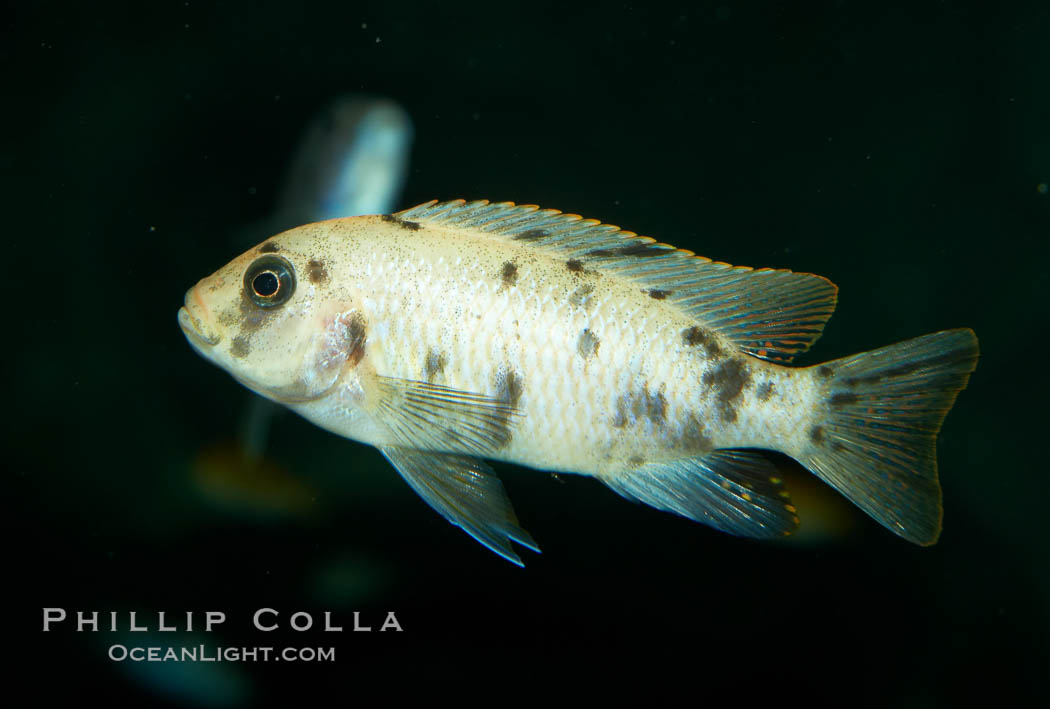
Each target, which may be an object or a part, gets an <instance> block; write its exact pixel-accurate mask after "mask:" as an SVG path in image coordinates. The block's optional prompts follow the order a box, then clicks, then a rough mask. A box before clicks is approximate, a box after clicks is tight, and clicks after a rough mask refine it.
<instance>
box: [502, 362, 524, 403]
mask: <svg viewBox="0 0 1050 709" xmlns="http://www.w3.org/2000/svg"><path fill="white" fill-rule="evenodd" d="M523 391H525V383H524V382H523V381H522V379H521V377H519V376H518V375H517V374H516V373H515V372H514V370H513V369H510V368H509V367H508V368H506V369H501V370H500V371H499V373H498V374H496V399H497V400H499V401H500V402H501V403H504V404H507V405H508V406H511V407H513V408H517V406H518V401H520V400H521V393H522V392H523Z"/></svg>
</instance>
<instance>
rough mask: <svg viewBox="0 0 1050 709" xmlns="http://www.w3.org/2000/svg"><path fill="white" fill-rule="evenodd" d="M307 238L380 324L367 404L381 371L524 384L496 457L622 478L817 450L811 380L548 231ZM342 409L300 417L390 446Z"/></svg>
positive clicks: (463, 384)
mask: <svg viewBox="0 0 1050 709" xmlns="http://www.w3.org/2000/svg"><path fill="white" fill-rule="evenodd" d="M308 228H309V229H313V230H316V232H317V233H316V236H315V237H314V238H315V243H316V248H318V249H319V251H321V252H323V253H321V254H319V255H314V256H313V258H316V259H317V260H318V261H321V262H324V263H325V268H326V270H327V273H328V274H329V276H330V278H329V279H328V280H327V281H325V283H322V284H320V285H319V286H318V287H332V288H342V287H345V288H346V290H347V295H348V296H349V300H350V301H351V302H352V303H353V304H354V307H355V309H356V308H359V309H360V312H361V314H362V315H363V318H364V321H366V322H367V324H368V325H367V328H368V331H367V335H366V337H367V345H366V346H365V349H364V357H363V360H362V363H361V367H360V369H361V379H360V382H361V383H360V386H361V387H362V388H363V389H364V390H365V391H364V393H363V394H359V398H360V396H363V397H364V399H365V400H368V398H369V393H368V389H369V379H368V376H369V373H373V374H375V375H380V376H384V377H392V378H395V379H401V380H416V381H422V382H437V383H440V384H441V385H443V386H446V387H450V388H453V389H457V390H462V391H466V392H473V393H477V394H483V395H486V396H491V397H494V398H497V399H499V398H500V397H501V396H503V397H505V396H506V394H507V390H506V387H507V381H508V377H511V378H512V379H511V381H512V382H513V384H514V385H515V391H514V394H515V396H514V399H515V400H514V402H513V405H514V406H516V408H517V409H518V411H519V412H520V414H521V415H520V416H516V417H514V418H513V419H509V420H507V422H506V425H507V426H509V427H510V430H509V431H508V433H509V434H510V435H509V436H507V437H506V440H505V442H504V444H503V445H502V447H501V448H500V449H499V450H497V451H493V452H492V453H491V454H490V457H494V458H501V459H504V460H508V461H512V462H517V463H520V464H523V465H528V466H532V467H536V468H541V469H547V470H556V471H567V472H580V473H586V474H594V475H599V476H615V475H616V474H617V473H618V472H624V471H628V470H631V469H633V468H635V467H637V465H639V464H640V463H641V462H654V461H659V460H666V459H674V458H684V457H692V456H697V455H702V454H704V453H706V452H708V451H709V450H711V449H713V448H728V447H742V446H754V447H768V448H776V449H779V450H783V451H785V452H788V453H791V452H793V451H795V450H797V449H799V447H800V446H804V445H806V444H807V442H806V439H805V438H804V432H801V431H802V429H803V428H804V427H805V426H804V424H805V422H806V421H807V417H808V416H809V412H810V411H811V410H812V408H813V401H814V400H815V396H816V395H817V394H816V393H815V392H816V391H817V388H818V387H817V386H816V384H815V383H814V378H813V376H812V375H811V374H810V372H809V370H804V369H790V368H785V367H781V366H778V365H775V364H772V363H768V362H765V361H762V360H759V359H756V358H754V357H751V356H749V355H747V354H744V353H742V352H740V351H739V350H737V349H736V348H735V347H734V346H733V344H732V343H731V342H730V341H729V340H728V339H727V338H726V337H724V336H723V335H721V334H719V333H717V332H715V331H714V330H710V329H707V328H705V327H703V325H702V324H701V323H697V322H696V321H695V320H693V319H691V318H690V317H689V316H687V315H686V314H684V313H683V312H682V311H680V310H679V309H678V308H676V307H675V306H674V305H673V304H672V303H671V301H669V300H667V299H666V297H665V295H666V294H665V293H664V292H660V293H659V294H657V295H653V293H652V292H650V290H646V289H640V288H639V287H638V284H637V283H635V282H631V281H629V280H627V279H624V278H619V277H616V276H615V275H609V274H608V273H604V272H602V271H601V270H598V269H591V268H587V267H586V265H587V264H586V262H584V263H581V262H580V261H579V260H576V259H573V260H570V261H569V262H568V263H567V262H566V260H565V259H559V258H558V257H557V255H556V254H552V253H548V252H546V251H543V250H540V249H535V248H531V247H530V246H529V241H530V238H537V237H538V236H540V235H537V234H531V233H530V232H525V233H523V234H521V235H519V237H518V238H517V239H516V240H498V239H494V238H492V237H491V236H489V235H486V234H482V233H477V232H473V231H468V230H462V229H456V228H454V227H448V226H445V225H431V224H426V223H424V224H415V223H413V224H412V226H406V225H405V224H404V223H403V222H400V221H399V220H397V219H395V218H390V217H359V218H354V219H348V220H335V221H330V222H325V223H322V224H318V225H312V226H310V227H308ZM332 406H340V404H339V403H338V398H336V399H335V400H322V401H317V402H310V403H308V404H304V405H301V406H299V407H297V408H299V409H300V410H302V411H303V413H304V414H306V415H307V416H308V417H309V418H312V419H314V420H316V421H317V422H318V423H320V424H321V425H324V426H326V427H328V428H330V429H332V430H336V431H337V432H340V433H343V434H344V435H350V436H352V437H355V438H358V439H359V440H364V441H365V442H369V443H373V444H376V445H382V444H384V443H387V442H388V441H384V440H374V439H370V437H369V436H368V435H367V434H366V433H364V432H363V431H362V429H361V428H360V426H358V427H356V428H354V429H353V430H341V429H340V428H339V426H338V421H337V417H336V416H334V415H333V413H332V412H331V411H328V410H326V409H325V407H332ZM374 435H376V436H378V435H379V434H374Z"/></svg>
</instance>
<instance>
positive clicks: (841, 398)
mask: <svg viewBox="0 0 1050 709" xmlns="http://www.w3.org/2000/svg"><path fill="white" fill-rule="evenodd" d="M858 401H860V397H859V396H857V395H856V394H854V393H852V392H848V391H846V392H840V393H838V394H832V395H831V398H830V399H828V403H829V404H831V405H832V406H848V405H850V404H856V403H857V402H858Z"/></svg>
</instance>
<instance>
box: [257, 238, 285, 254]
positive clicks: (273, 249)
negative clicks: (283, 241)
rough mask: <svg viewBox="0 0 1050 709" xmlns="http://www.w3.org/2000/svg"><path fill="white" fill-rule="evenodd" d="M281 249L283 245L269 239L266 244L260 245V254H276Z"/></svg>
mask: <svg viewBox="0 0 1050 709" xmlns="http://www.w3.org/2000/svg"><path fill="white" fill-rule="evenodd" d="M280 250H281V247H280V246H278V245H277V244H275V243H274V242H272V241H267V242H266V243H265V244H263V245H262V246H260V247H259V253H260V254H275V253H277V252H278V251H280Z"/></svg>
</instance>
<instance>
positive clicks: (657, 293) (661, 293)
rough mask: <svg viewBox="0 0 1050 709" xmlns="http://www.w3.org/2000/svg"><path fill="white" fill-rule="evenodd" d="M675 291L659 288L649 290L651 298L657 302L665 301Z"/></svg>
mask: <svg viewBox="0 0 1050 709" xmlns="http://www.w3.org/2000/svg"><path fill="white" fill-rule="evenodd" d="M673 292H674V291H669V290H660V289H659V288H652V289H650V290H649V297H650V298H655V299H656V300H663V299H664V298H666V297H667V296H669V295H671V293H673Z"/></svg>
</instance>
